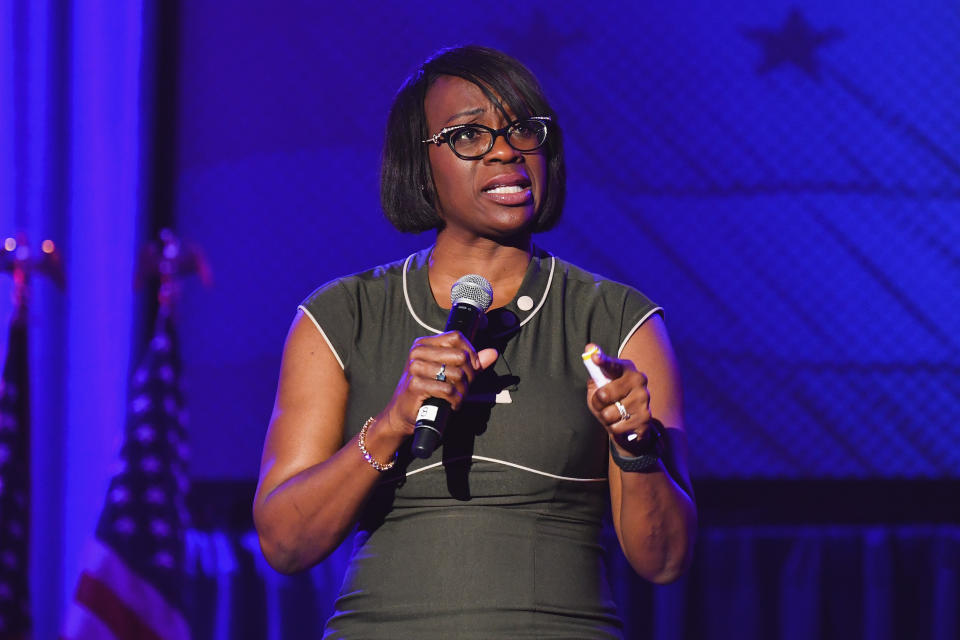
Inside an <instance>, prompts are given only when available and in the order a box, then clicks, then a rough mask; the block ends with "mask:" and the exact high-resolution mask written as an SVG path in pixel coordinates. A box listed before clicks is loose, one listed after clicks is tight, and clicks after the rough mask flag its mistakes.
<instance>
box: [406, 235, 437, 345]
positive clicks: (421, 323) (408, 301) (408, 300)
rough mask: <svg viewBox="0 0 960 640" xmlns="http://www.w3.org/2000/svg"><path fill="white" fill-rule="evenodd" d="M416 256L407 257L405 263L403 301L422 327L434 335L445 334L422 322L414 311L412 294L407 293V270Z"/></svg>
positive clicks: (412, 254) (413, 254)
mask: <svg viewBox="0 0 960 640" xmlns="http://www.w3.org/2000/svg"><path fill="white" fill-rule="evenodd" d="M415 255H417V254H415V253H411V254H410V255H409V256H407V259H406V260H404V261H403V301H404V302H406V303H407V311H409V312H410V315H411V316H413V319H414V320H416V321H417V323H418V324H419V325H420V326H421V327H423V328H424V329H427V330H428V331H433V332H434V333H443V331H441V330H440V329H434V328H433V327H431V326H430V325H428V324H427V323H426V322H424V321H423V320H421V319H420V316H418V315H417V312H416V311H414V310H413V305H412V304H410V294H409V293H407V269H408V268H409V266H410V261H411V260H413V256H415Z"/></svg>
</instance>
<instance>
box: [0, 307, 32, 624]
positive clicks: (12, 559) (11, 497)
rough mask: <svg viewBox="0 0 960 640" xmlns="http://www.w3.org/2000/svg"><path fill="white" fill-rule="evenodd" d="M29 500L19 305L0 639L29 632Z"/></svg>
mask: <svg viewBox="0 0 960 640" xmlns="http://www.w3.org/2000/svg"><path fill="white" fill-rule="evenodd" d="M29 496H30V402H29V393H28V388H27V322H26V312H25V309H24V307H23V306H22V305H19V304H18V306H17V308H16V309H15V311H14V315H13V318H12V319H11V321H10V331H9V339H8V340H7V359H6V362H5V364H4V366H3V378H2V379H0V638H9V639H11V640H12V639H14V638H26V637H28V636H29V634H30V598H29V589H28V584H27V558H28V546H27V542H28V539H29V535H28V532H29V523H30V502H29Z"/></svg>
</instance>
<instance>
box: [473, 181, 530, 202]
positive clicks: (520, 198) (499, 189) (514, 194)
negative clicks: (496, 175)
mask: <svg viewBox="0 0 960 640" xmlns="http://www.w3.org/2000/svg"><path fill="white" fill-rule="evenodd" d="M481 193H482V194H483V195H484V197H486V198H489V199H491V200H493V201H494V202H497V203H499V204H505V205H521V204H527V203H528V202H531V201H532V200H533V192H532V191H531V190H530V186H529V185H524V184H513V185H498V186H495V187H490V188H488V189H484V190H483V191H482V192H481Z"/></svg>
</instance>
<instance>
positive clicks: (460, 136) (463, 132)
mask: <svg viewBox="0 0 960 640" xmlns="http://www.w3.org/2000/svg"><path fill="white" fill-rule="evenodd" d="M479 135H480V132H479V131H477V130H476V129H474V128H473V127H464V128H463V129H458V130H457V131H454V132H453V134H452V137H453V142H454V143H457V142H470V141H471V140H475V139H476V138H477V136H479Z"/></svg>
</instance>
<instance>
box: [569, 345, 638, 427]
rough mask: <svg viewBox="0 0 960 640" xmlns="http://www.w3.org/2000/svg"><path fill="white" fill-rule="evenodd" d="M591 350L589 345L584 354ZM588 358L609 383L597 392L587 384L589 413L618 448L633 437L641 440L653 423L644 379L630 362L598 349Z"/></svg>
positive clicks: (596, 389)
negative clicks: (632, 435)
mask: <svg viewBox="0 0 960 640" xmlns="http://www.w3.org/2000/svg"><path fill="white" fill-rule="evenodd" d="M594 346H595V345H593V344H588V345H587V346H586V349H585V351H586V350H589V349H591V348H593V347H594ZM591 357H592V358H593V361H594V362H595V363H596V364H597V365H598V366H599V367H600V369H601V370H602V371H603V373H604V375H606V376H607V377H608V378H610V382H608V383H607V384H605V385H604V386H602V387H600V388H599V389H598V388H597V385H596V383H595V382H594V381H593V380H590V381H589V382H588V383H587V406H588V407H589V409H590V412H591V413H592V414H593V415H594V417H596V419H597V420H598V421H599V422H600V424H602V425H603V427H604V428H605V429H606V430H607V432H608V433H609V434H610V435H611V436H613V438H614V441H615V442H616V443H617V444H619V445H624V444H626V439H627V437H628V436H630V434H634V433H635V434H636V435H637V436H639V437H641V438H642V437H643V436H644V434H645V432H646V430H647V429H648V428H650V422H651V420H652V419H653V416H651V415H650V393H649V391H647V376H645V375H644V374H643V373H642V372H641V371H637V367H636V366H635V365H634V364H633V361H632V360H621V359H619V358H612V357H610V356H608V355H607V354H605V353H604V352H603V351H602V350H601V349H600V348H599V347H598V348H597V350H596V352H595V353H594V354H593V356H591Z"/></svg>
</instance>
